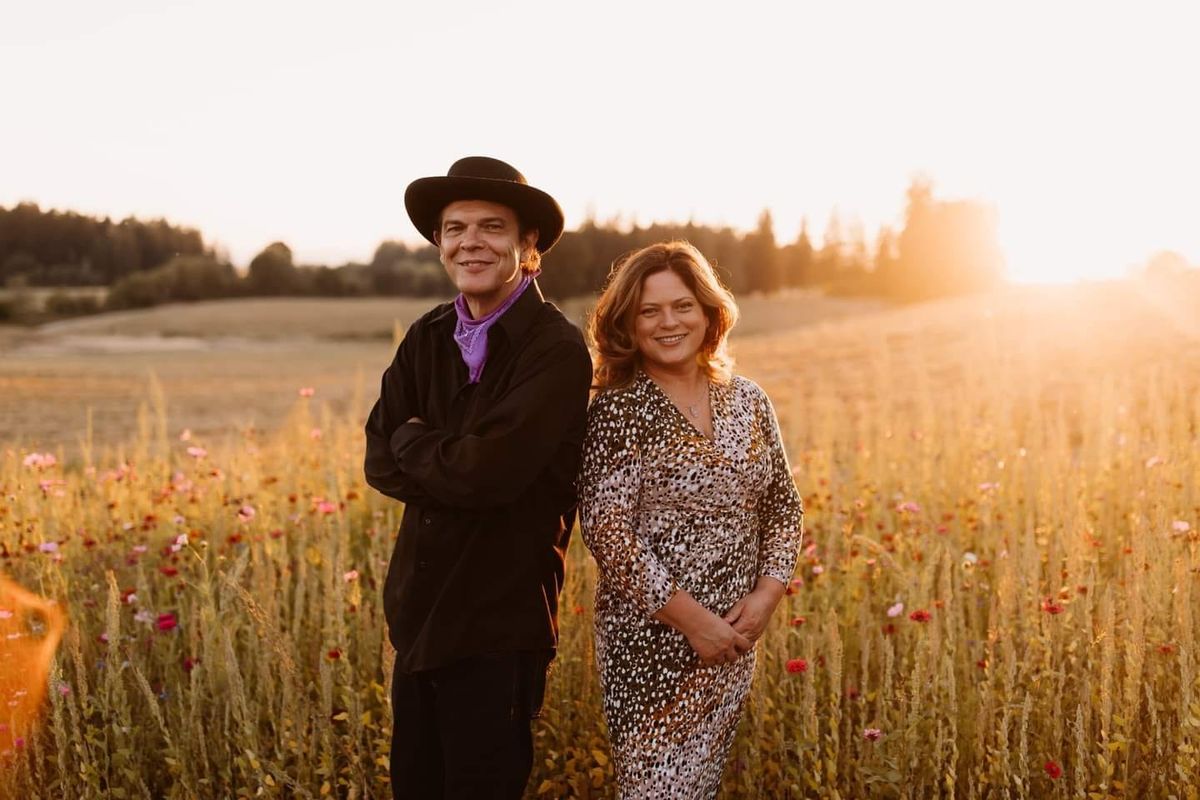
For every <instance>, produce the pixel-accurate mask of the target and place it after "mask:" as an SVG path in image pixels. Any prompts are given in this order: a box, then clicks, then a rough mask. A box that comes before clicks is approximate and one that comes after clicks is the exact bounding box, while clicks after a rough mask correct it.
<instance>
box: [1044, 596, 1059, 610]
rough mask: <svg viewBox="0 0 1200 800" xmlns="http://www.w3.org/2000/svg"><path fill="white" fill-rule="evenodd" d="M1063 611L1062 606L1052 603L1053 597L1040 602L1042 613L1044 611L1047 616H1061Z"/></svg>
mask: <svg viewBox="0 0 1200 800" xmlns="http://www.w3.org/2000/svg"><path fill="white" fill-rule="evenodd" d="M1063 610H1064V606H1063V604H1062V603H1056V602H1054V598H1053V597H1047V598H1046V599H1045V600H1044V601H1043V602H1042V611H1045V612H1046V613H1047V614H1061V613H1062V612H1063Z"/></svg>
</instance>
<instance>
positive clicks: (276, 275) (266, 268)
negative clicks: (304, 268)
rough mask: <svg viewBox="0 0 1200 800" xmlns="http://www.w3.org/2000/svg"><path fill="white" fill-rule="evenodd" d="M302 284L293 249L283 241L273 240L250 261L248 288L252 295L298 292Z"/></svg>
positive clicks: (247, 279) (247, 278)
mask: <svg viewBox="0 0 1200 800" xmlns="http://www.w3.org/2000/svg"><path fill="white" fill-rule="evenodd" d="M300 284H301V281H300V275H299V273H298V272H297V270H296V265H295V264H294V263H292V250H291V248H290V247H288V246H287V245H286V244H284V243H283V242H272V243H271V244H269V245H267V246H266V248H264V249H263V251H262V252H261V253H259V254H258V255H256V256H255V257H254V258H253V259H251V261H250V269H249V272H248V274H247V276H246V288H247V291H248V292H249V293H250V294H252V295H256V296H262V295H285V294H297V293H298V292H299V290H300V288H301V286H300Z"/></svg>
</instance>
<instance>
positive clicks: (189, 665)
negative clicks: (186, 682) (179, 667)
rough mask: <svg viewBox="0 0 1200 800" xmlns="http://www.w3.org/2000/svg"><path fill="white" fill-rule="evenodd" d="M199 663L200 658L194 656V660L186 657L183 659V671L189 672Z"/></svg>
mask: <svg viewBox="0 0 1200 800" xmlns="http://www.w3.org/2000/svg"><path fill="white" fill-rule="evenodd" d="M199 663H200V656H196V657H195V658H192V657H191V656H188V657H186V658H185V659H183V671H184V672H191V671H192V670H193V669H195V668H196V665H197V664H199Z"/></svg>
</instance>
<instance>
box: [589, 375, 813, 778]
mask: <svg viewBox="0 0 1200 800" xmlns="http://www.w3.org/2000/svg"><path fill="white" fill-rule="evenodd" d="M709 397H710V403H711V410H712V419H713V438H712V439H709V438H708V437H706V436H705V435H704V434H703V433H701V432H700V430H699V429H697V428H696V427H695V426H693V425H692V423H691V422H689V421H688V419H687V418H686V417H685V416H684V415H683V414H682V413H681V412H680V411H679V409H678V408H676V407H675V405H674V403H672V402H671V400H670V398H668V397H667V395H666V394H665V393H664V392H663V391H662V389H660V388H659V387H658V385H657V384H656V383H654V381H653V380H651V379H650V378H649V377H648V376H647V375H646V374H645V373H643V372H639V374H638V376H637V377H636V379H635V380H634V382H633V383H632V384H631V385H630V386H629V387H626V388H623V389H616V390H609V391H605V392H602V393H600V394H598V395H597V396H596V398H595V399H594V400H593V401H592V405H591V408H590V409H589V411H588V430H587V438H586V441H585V443H584V455H583V468H582V472H581V475H580V480H579V507H580V523H581V530H582V532H583V539H584V542H585V543H586V544H587V546H588V548H589V549H590V550H591V552H592V555H593V556H594V557H595V559H596V564H597V566H598V568H599V582H598V584H597V587H596V607H595V636H596V660H597V662H598V664H599V667H600V680H601V685H602V687H603V693H604V712H605V716H606V717H607V720H608V729H609V735H610V738H611V741H612V753H613V761H614V765H615V768H616V774H617V785H618V790H619V794H620V796H621V797H622V798H638V800H667V799H668V798H671V800H674V799H675V798H680V799H681V800H682V799H683V798H687V800H695V799H698V798H711V797H714V796H715V795H716V793H717V790H718V788H719V786H720V782H721V772H722V770H723V768H724V764H725V760H726V757H727V756H728V755H729V749H730V746H731V745H732V743H733V736H734V731H735V729H736V728H737V723H738V719H739V718H740V716H741V710H742V704H743V701H744V700H745V698H746V695H747V693H748V692H749V689H750V681H751V678H752V677H753V674H754V651H751V652H750V653H748V654H747V655H745V656H743V657H742V658H740V659H738V660H737V661H735V662H734V663H731V664H720V665H716V666H711V667H704V666H702V665H701V664H700V661H699V659H698V657H697V656H696V654H695V652H694V651H693V650H692V648H691V646H690V645H689V644H688V642H687V639H686V638H684V636H683V634H681V633H679V632H677V631H676V630H675V629H673V628H671V627H670V626H668V625H665V624H663V623H661V622H658V621H657V620H655V619H653V618H652V617H651V615H652V614H653V613H654V612H655V611H657V610H658V609H660V608H661V607H662V606H663V605H665V604H666V602H667V601H668V600H669V599H670V598H671V596H672V595H673V594H674V593H675V592H676V591H677V590H678V589H685V590H687V592H688V593H689V594H691V595H692V597H694V598H695V599H696V600H697V601H698V602H699V603H700V604H701V605H703V606H705V607H706V608H708V609H709V610H711V611H713V612H715V613H717V614H724V613H725V612H726V611H728V610H729V608H730V607H731V606H732V605H733V604H734V603H735V602H736V601H737V600H739V599H740V598H742V597H743V596H745V595H746V594H747V593H748V592H749V591H750V590H751V589H752V588H753V587H754V584H755V582H756V580H757V579H758V577H759V576H760V575H769V576H770V577H772V578H776V579H778V580H779V581H781V582H783V583H784V584H787V583H788V582H789V581H790V580H791V578H792V572H793V570H794V569H795V566H796V558H797V554H798V551H799V548H800V539H801V535H802V534H801V521H802V515H803V510H802V508H801V504H800V496H799V494H798V492H797V491H796V486H795V483H794V482H793V481H792V476H791V470H790V469H789V468H788V462H787V456H786V454H785V453H784V449H783V443H782V441H781V437H780V434H779V424H778V422H777V421H776V419H775V413H774V411H773V409H772V407H771V403H770V400H768V399H767V396H766V394H765V393H764V392H763V391H762V389H760V388H759V387H758V386H757V385H756V384H754V383H753V382H752V381H749V380H747V379H745V378H740V377H735V378H733V379H732V380H731V381H730V382H728V383H713V384H711V385H710V391H709Z"/></svg>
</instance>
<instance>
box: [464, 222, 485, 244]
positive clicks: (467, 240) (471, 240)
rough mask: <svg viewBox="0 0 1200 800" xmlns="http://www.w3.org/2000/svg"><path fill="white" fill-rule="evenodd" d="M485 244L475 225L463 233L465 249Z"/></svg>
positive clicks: (468, 227) (469, 226)
mask: <svg viewBox="0 0 1200 800" xmlns="http://www.w3.org/2000/svg"><path fill="white" fill-rule="evenodd" d="M482 244H483V238H482V237H481V236H480V235H479V228H477V227H475V226H474V225H468V226H467V229H466V230H465V231H463V238H462V246H463V247H468V248H471V247H479V246H480V245H482Z"/></svg>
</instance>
